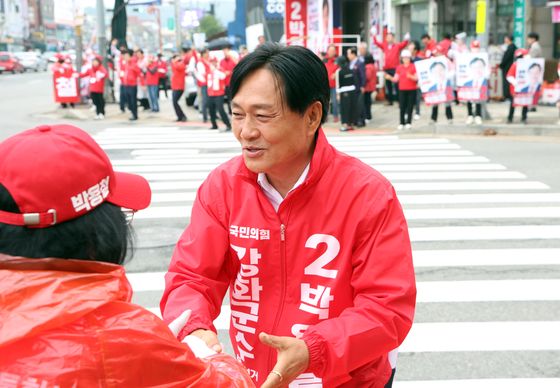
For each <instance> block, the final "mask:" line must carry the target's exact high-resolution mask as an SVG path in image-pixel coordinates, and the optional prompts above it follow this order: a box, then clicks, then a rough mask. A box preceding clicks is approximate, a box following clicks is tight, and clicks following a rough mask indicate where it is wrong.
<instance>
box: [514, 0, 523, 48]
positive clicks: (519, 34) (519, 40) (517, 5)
mask: <svg viewBox="0 0 560 388" xmlns="http://www.w3.org/2000/svg"><path fill="white" fill-rule="evenodd" d="M513 43H515V45H516V46H517V47H524V46H525V1H524V0H514V3H513Z"/></svg>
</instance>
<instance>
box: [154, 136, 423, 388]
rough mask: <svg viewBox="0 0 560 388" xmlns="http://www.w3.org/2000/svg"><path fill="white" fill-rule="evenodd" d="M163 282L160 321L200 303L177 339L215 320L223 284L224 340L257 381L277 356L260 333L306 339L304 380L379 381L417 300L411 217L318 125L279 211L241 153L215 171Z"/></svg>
mask: <svg viewBox="0 0 560 388" xmlns="http://www.w3.org/2000/svg"><path fill="white" fill-rule="evenodd" d="M165 281H166V287H165V291H164V294H163V298H162V301H161V305H160V307H161V310H162V313H163V316H164V320H165V321H171V320H173V319H174V318H175V317H177V316H178V315H179V314H180V313H181V312H182V311H183V310H184V309H185V307H186V306H189V308H192V309H193V311H195V312H196V313H195V314H194V315H195V318H194V319H193V320H191V321H189V323H188V324H187V325H186V326H185V327H184V328H183V330H182V332H181V333H179V337H180V338H181V337H183V336H185V335H187V334H188V333H190V332H192V331H193V330H195V329H198V328H204V329H212V330H215V328H214V326H213V320H214V319H216V317H217V316H218V314H219V312H220V309H221V303H222V299H223V297H224V295H225V293H226V291H227V290H228V288H229V294H230V302H231V310H232V321H231V325H230V338H231V341H232V343H233V347H234V350H235V353H236V355H237V357H238V359H239V360H241V361H242V362H243V363H244V364H245V365H246V366H247V368H248V371H249V374H250V375H251V377H252V378H253V380H254V381H255V383H256V384H257V386H259V385H261V384H262V383H263V382H264V381H265V379H266V377H267V375H268V374H269V373H270V371H271V370H272V368H273V366H274V365H275V362H276V357H277V353H276V350H274V349H272V348H269V347H267V346H265V345H263V344H261V343H260V342H259V340H258V334H259V333H260V332H261V331H264V332H267V333H270V334H274V335H281V336H295V337H299V338H302V339H303V340H304V341H305V342H306V344H307V346H308V349H309V355H310V364H309V369H308V371H306V373H304V374H303V375H302V376H301V378H307V379H308V380H306V381H307V382H313V381H315V382H319V381H320V380H319V378H321V379H322V384H323V386H324V387H342V386H344V387H375V388H377V387H384V385H385V384H386V382H387V381H388V379H389V376H390V374H391V367H390V364H389V361H388V357H387V354H388V352H389V351H391V350H392V349H395V348H397V347H398V346H399V345H400V344H401V343H402V341H403V340H404V338H405V337H406V335H407V333H408V331H409V329H410V327H411V325H412V319H413V315H414V306H415V299H416V286H415V280H414V270H413V266H412V256H411V248H410V240H409V236H408V229H407V224H406V221H405V219H404V216H403V212H402V209H401V206H400V204H399V202H398V200H397V197H396V194H395V191H394V189H393V187H392V186H391V184H390V183H389V182H388V181H387V180H386V179H385V178H384V177H383V176H381V175H380V174H379V173H378V172H377V171H375V170H374V169H372V168H371V167H369V166H367V165H365V164H364V163H362V162H361V161H359V160H357V159H355V158H353V157H350V156H348V155H345V154H343V153H341V152H339V151H337V150H335V149H334V148H333V147H332V146H331V145H330V144H328V142H327V139H326V137H325V135H324V133H323V132H322V130H319V133H318V138H317V144H316V148H315V151H314V155H313V158H312V161H311V166H310V170H309V174H308V176H307V179H306V180H305V182H304V183H303V184H302V185H301V186H299V187H297V188H296V189H294V190H293V191H292V192H290V193H289V194H288V195H287V196H286V198H285V200H284V201H283V202H282V204H281V205H280V207H279V209H278V213H277V212H276V211H275V210H274V208H273V207H272V205H271V204H270V202H269V200H268V199H267V198H266V196H265V194H264V193H263V191H262V190H261V188H260V186H259V185H258V183H257V175H256V174H255V173H252V172H250V171H249V170H248V169H247V168H246V167H245V164H244V162H243V159H242V158H241V157H237V158H234V159H232V160H230V161H229V162H227V163H225V164H223V165H221V166H220V167H218V168H217V169H215V170H214V171H212V172H211V173H210V175H209V176H208V178H207V179H206V181H205V182H204V183H203V184H202V186H201V187H200V188H199V190H198V194H197V197H196V200H195V203H194V205H193V209H192V216H191V222H190V225H189V226H188V228H187V229H186V230H185V232H184V233H183V235H182V236H181V238H180V240H179V242H178V243H177V246H176V249H175V252H174V254H173V258H172V260H171V264H170V267H169V271H168V273H167V274H166V276H165ZM312 373H313V374H314V375H313V374H312ZM302 381H303V380H302Z"/></svg>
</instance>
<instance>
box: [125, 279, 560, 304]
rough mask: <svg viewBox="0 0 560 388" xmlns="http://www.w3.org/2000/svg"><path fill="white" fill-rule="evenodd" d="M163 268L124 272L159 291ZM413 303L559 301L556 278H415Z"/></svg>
mask: <svg viewBox="0 0 560 388" xmlns="http://www.w3.org/2000/svg"><path fill="white" fill-rule="evenodd" d="M164 274H165V273H164V272H145V273H128V274H127V277H128V279H129V281H130V284H131V285H132V289H133V290H134V292H145V291H163V289H164V287H165V282H164ZM416 287H417V290H418V295H417V297H416V301H417V303H441V302H453V301H455V302H496V301H510V302H520V301H531V300H540V301H560V295H559V294H558V293H555V292H553V291H552V290H560V279H536V280H535V279H522V280H461V281H431V282H417V284H416Z"/></svg>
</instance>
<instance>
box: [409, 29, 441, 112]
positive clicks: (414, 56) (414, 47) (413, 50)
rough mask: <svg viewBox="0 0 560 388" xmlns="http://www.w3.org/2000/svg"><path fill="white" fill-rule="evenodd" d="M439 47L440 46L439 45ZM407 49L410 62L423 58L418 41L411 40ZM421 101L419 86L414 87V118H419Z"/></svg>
mask: <svg viewBox="0 0 560 388" xmlns="http://www.w3.org/2000/svg"><path fill="white" fill-rule="evenodd" d="M440 47H441V46H440ZM407 48H408V51H410V55H411V60H412V63H416V62H418V61H421V60H422V59H424V58H423V57H421V56H420V50H419V48H420V43H419V42H418V41H415V40H414V41H411V42H410V43H409V44H408V46H407ZM421 103H422V91H421V90H420V88H418V89H416V100H415V102H414V116H413V119H414V120H420V104H421Z"/></svg>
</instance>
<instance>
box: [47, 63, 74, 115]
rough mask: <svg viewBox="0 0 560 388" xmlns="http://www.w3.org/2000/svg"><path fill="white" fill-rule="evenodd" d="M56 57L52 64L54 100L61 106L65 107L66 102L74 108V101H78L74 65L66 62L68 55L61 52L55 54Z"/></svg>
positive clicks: (66, 105)
mask: <svg viewBox="0 0 560 388" xmlns="http://www.w3.org/2000/svg"><path fill="white" fill-rule="evenodd" d="M56 59H57V62H56V63H55V64H54V65H53V66H52V72H53V87H54V96H55V102H59V103H60V105H61V106H62V107H63V108H67V107H68V104H70V106H71V107H72V108H74V103H76V102H80V93H79V90H78V82H77V80H76V78H74V75H75V74H74V67H73V66H72V64H71V63H70V64H68V63H67V59H68V57H67V56H65V55H63V54H56Z"/></svg>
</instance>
